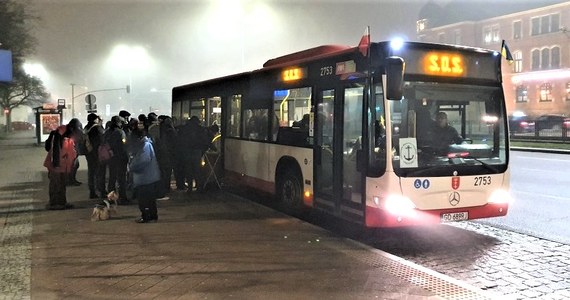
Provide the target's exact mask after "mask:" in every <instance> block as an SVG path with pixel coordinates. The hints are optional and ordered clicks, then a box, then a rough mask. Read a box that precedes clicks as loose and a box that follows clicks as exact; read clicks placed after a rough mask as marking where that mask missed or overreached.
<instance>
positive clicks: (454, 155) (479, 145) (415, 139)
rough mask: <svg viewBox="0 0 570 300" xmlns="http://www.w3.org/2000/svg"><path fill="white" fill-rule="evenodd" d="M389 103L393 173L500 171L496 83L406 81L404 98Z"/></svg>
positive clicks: (500, 112)
mask: <svg viewBox="0 0 570 300" xmlns="http://www.w3.org/2000/svg"><path fill="white" fill-rule="evenodd" d="M389 103H390V104H389V105H390V124H391V126H392V128H391V129H392V130H391V132H392V165H393V167H394V171H395V172H396V173H397V174H398V175H399V176H404V177H408V176H451V175H453V174H452V173H453V172H458V174H460V175H469V174H492V173H500V172H504V171H505V169H506V163H507V151H506V143H507V141H506V126H505V118H504V116H505V107H504V104H503V103H504V100H503V96H502V91H501V88H500V87H498V86H481V85H464V84H462V85H459V84H449V83H435V82H406V84H405V88H404V98H403V99H402V100H401V101H390V102H389Z"/></svg>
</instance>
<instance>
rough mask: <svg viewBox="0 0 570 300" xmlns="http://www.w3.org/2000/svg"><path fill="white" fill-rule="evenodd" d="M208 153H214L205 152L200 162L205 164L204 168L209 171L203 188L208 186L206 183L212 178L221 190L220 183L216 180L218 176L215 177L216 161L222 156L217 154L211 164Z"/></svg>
mask: <svg viewBox="0 0 570 300" xmlns="http://www.w3.org/2000/svg"><path fill="white" fill-rule="evenodd" d="M208 153H212V154H214V153H215V152H209V151H206V153H204V155H203V156H202V160H203V161H204V162H205V165H206V167H207V168H208V169H209V171H208V176H207V177H206V180H204V186H203V188H204V189H205V188H206V185H208V183H209V182H210V178H213V181H214V182H215V183H216V185H217V186H218V188H219V189H221V188H222V185H221V184H220V181H219V180H218V175H216V165H217V164H218V161H219V160H220V156H222V155H221V153H217V154H216V159H214V162H213V164H212V162H211V160H210V158H209V156H208Z"/></svg>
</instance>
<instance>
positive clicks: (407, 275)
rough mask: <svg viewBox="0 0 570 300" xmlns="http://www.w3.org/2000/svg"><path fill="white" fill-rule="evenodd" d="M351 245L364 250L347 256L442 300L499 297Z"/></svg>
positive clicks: (350, 252)
mask: <svg viewBox="0 0 570 300" xmlns="http://www.w3.org/2000/svg"><path fill="white" fill-rule="evenodd" d="M349 242H351V243H353V244H356V245H358V246H359V247H360V248H364V249H362V250H354V249H340V251H341V252H343V253H344V254H346V255H348V256H350V257H353V258H355V259H357V260H358V261H361V262H363V263H365V264H367V265H370V266H372V267H374V268H379V269H380V270H382V271H385V272H388V273H390V274H392V275H394V276H396V277H398V278H400V279H402V280H405V281H407V282H410V283H412V284H414V285H416V286H419V287H421V288H423V289H425V290H428V291H430V292H432V293H434V294H435V295H436V296H439V297H441V298H443V299H452V300H471V299H494V298H496V297H497V296H496V295H491V294H490V293H488V292H485V291H482V290H480V289H478V288H476V287H473V286H470V285H468V284H467V283H464V282H461V281H459V280H456V279H453V278H451V277H448V276H445V275H443V274H440V273H437V272H435V271H432V270H430V269H427V268H425V267H422V266H419V265H416V264H414V263H412V262H409V261H407V260H404V259H402V258H399V257H397V256H394V255H391V254H389V253H386V252H383V251H380V250H377V249H374V248H371V247H368V246H366V245H363V244H360V243H358V242H354V241H350V240H349Z"/></svg>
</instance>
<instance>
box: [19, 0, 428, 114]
mask: <svg viewBox="0 0 570 300" xmlns="http://www.w3.org/2000/svg"><path fill="white" fill-rule="evenodd" d="M33 2H34V9H35V10H36V13H37V14H39V15H40V17H41V19H42V20H41V23H40V26H39V27H38V30H37V37H38V39H39V46H38V49H37V50H38V51H37V54H36V55H35V56H34V57H33V58H32V59H30V62H35V63H41V64H43V66H44V67H45V70H46V73H47V76H45V79H44V80H45V83H46V85H47V87H48V89H49V91H50V92H51V94H52V98H53V99H54V101H55V99H58V98H65V99H67V104H69V103H70V101H69V99H70V98H71V85H70V84H71V83H74V84H77V86H76V87H75V95H78V94H80V93H82V92H86V91H92V90H98V89H112V88H121V87H123V86H125V85H126V84H129V83H130V84H131V86H132V89H131V94H126V93H125V91H112V92H100V93H95V95H96V96H97V103H98V107H99V110H100V112H101V113H104V111H103V110H102V108H103V107H105V105H106V104H109V105H111V107H110V110H111V114H114V113H116V112H117V111H118V110H119V109H122V108H126V109H129V110H131V111H133V112H135V113H139V112H141V113H148V112H149V109H153V110H158V111H159V113H165V114H169V113H170V90H171V89H172V87H174V86H177V85H182V84H187V83H191V82H196V81H201V80H206V79H210V78H213V77H218V76H224V75H230V74H234V73H239V72H243V71H249V70H254V69H259V68H261V66H262V65H263V63H264V62H265V61H267V60H268V59H270V58H274V57H277V56H281V55H284V54H288V53H291V52H294V51H299V50H303V49H307V48H310V47H315V46H319V45H324V44H343V45H357V44H358V41H359V40H360V38H361V36H362V34H363V33H364V30H365V27H366V26H370V27H371V37H372V40H373V41H379V40H384V39H389V38H391V37H393V36H402V37H404V38H406V39H414V37H415V21H416V19H417V15H418V10H419V9H420V8H421V6H422V5H423V4H425V2H426V1H348V0H347V1H324V0H322V1H285V0H283V1H261V0H258V1H255V0H250V1H237V0H235V1H230V0H226V1H89V0H81V1H79V0H75V1H73V0H68V1H63V0H59V1H42V0H34V1H33ZM117 45H127V46H129V47H139V50H140V49H143V50H142V51H145V52H146V53H144V54H142V56H143V57H142V58H138V55H129V56H130V57H127V58H125V57H117V55H115V54H112V53H113V49H114V47H115V46H117ZM135 57H137V58H136V59H135ZM132 59H135V60H138V61H137V63H133V62H132V61H131V60H132ZM85 87H87V88H85ZM151 89H153V92H150V91H151ZM119 98H120V99H119ZM75 102H76V104H75V105H76V115H77V114H82V115H83V116H85V112H84V102H83V97H78V98H76V99H75Z"/></svg>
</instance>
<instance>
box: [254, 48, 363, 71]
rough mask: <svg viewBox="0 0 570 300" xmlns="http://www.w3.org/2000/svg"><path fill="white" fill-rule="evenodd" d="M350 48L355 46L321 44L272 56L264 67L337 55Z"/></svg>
mask: <svg viewBox="0 0 570 300" xmlns="http://www.w3.org/2000/svg"><path fill="white" fill-rule="evenodd" d="M348 49H353V47H350V46H344V45H324V46H319V47H315V48H310V49H306V50H302V51H299V52H295V53H291V54H287V55H283V56H280V57H276V58H272V59H270V60H268V61H266V62H265V63H264V64H263V67H264V68H267V67H275V66H279V65H285V64H288V65H290V64H293V63H301V62H304V61H306V60H313V59H318V58H321V57H326V56H329V55H335V54H338V53H339V52H344V51H347V50H348Z"/></svg>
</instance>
